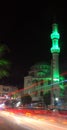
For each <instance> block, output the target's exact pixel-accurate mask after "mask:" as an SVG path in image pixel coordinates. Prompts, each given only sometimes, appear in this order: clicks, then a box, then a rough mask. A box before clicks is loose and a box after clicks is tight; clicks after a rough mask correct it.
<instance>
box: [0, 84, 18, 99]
mask: <svg viewBox="0 0 67 130" xmlns="http://www.w3.org/2000/svg"><path fill="white" fill-rule="evenodd" d="M16 90H17V87H13V86H5V85H0V98H1V97H4V96H6V95H10V94H11V93H12V92H14V91H16Z"/></svg>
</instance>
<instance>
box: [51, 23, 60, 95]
mask: <svg viewBox="0 0 67 130" xmlns="http://www.w3.org/2000/svg"><path fill="white" fill-rule="evenodd" d="M59 38H60V34H59V32H58V25H57V24H56V23H54V24H53V25H52V33H51V40H52V47H51V49H50V51H51V53H52V82H53V84H55V83H57V84H58V83H59V53H60V47H59ZM53 87H55V88H56V87H58V89H57V90H55V91H54V95H55V97H58V96H59V91H58V90H59V85H53Z"/></svg>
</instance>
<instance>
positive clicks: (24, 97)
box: [21, 94, 32, 105]
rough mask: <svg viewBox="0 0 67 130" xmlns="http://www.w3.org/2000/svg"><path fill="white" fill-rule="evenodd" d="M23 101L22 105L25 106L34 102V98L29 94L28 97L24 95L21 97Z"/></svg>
mask: <svg viewBox="0 0 67 130" xmlns="http://www.w3.org/2000/svg"><path fill="white" fill-rule="evenodd" d="M21 101H22V103H23V104H24V105H25V104H30V103H31V101H32V97H31V96H30V95H29V94H26V95H23V96H22V97H21Z"/></svg>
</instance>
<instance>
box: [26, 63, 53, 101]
mask: <svg viewBox="0 0 67 130" xmlns="http://www.w3.org/2000/svg"><path fill="white" fill-rule="evenodd" d="M50 84H51V67H50V65H47V64H45V63H37V64H35V65H34V66H32V67H31V68H30V71H29V72H28V76H26V77H24V94H26V93H27V94H30V95H31V96H32V100H40V98H41V93H43V94H45V93H46V92H47V91H50V90H51V89H50Z"/></svg>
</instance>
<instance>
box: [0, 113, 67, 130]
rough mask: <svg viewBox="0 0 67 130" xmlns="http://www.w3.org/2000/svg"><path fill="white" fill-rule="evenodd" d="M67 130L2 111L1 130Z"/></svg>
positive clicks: (59, 126)
mask: <svg viewBox="0 0 67 130" xmlns="http://www.w3.org/2000/svg"><path fill="white" fill-rule="evenodd" d="M8 129H9V130H66V129H67V127H66V126H63V125H62V126H61V125H60V124H57V123H55V122H49V121H48V120H41V119H38V120H37V119H33V118H30V117H26V116H19V115H15V114H13V113H9V112H5V111H0V130H8Z"/></svg>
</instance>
